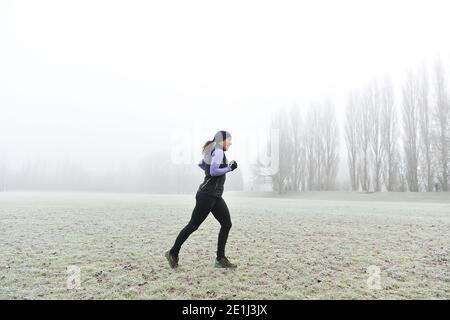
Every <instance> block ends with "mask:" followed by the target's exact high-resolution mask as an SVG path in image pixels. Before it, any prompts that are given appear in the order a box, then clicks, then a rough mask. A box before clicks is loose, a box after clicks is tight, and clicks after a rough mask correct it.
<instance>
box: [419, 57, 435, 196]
mask: <svg viewBox="0 0 450 320" xmlns="http://www.w3.org/2000/svg"><path fill="white" fill-rule="evenodd" d="M417 93H418V97H417V98H418V110H419V127H420V135H419V137H420V139H419V140H420V155H421V156H420V160H419V164H420V166H419V168H420V176H421V178H422V179H421V180H422V181H423V185H424V189H425V190H426V191H428V192H431V191H433V180H434V172H433V161H432V160H433V159H432V137H431V120H430V115H431V112H430V105H429V85H428V75H427V70H426V66H425V64H423V65H422V68H421V69H420V72H419V76H418V92H417Z"/></svg>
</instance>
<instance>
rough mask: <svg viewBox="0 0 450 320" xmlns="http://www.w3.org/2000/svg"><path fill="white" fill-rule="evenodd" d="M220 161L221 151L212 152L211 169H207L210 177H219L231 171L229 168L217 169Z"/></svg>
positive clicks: (221, 157)
mask: <svg viewBox="0 0 450 320" xmlns="http://www.w3.org/2000/svg"><path fill="white" fill-rule="evenodd" d="M222 160H223V150H221V149H216V150H214V156H213V158H212V160H211V167H210V169H209V173H210V174H211V175H212V176H221V175H224V174H225V173H228V172H230V171H231V168H230V167H225V168H219V166H220V164H221V163H222Z"/></svg>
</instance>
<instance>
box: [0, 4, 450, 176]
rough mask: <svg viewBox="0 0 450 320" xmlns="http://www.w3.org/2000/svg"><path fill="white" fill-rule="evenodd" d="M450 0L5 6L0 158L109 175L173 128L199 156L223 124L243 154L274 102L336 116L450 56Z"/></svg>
mask: <svg viewBox="0 0 450 320" xmlns="http://www.w3.org/2000/svg"><path fill="white" fill-rule="evenodd" d="M445 3H446V1H430V0H427V1H361V0H360V1H345V0H340V1H308V2H300V1H280V0H277V1H261V0H258V1H245V0H240V1H212V0H209V1H167V0H165V1H111V0H109V1H94V0H89V1H81V0H78V1H61V0H59V1H42V0H41V1H8V0H2V1H1V2H0V158H3V159H5V158H6V159H7V161H8V163H9V164H10V165H12V166H14V165H20V164H21V163H24V162H25V163H26V162H27V161H34V160H37V159H40V160H41V161H45V162H47V161H49V163H58V162H60V161H66V160H70V161H74V162H79V163H82V164H84V165H86V166H88V167H90V168H92V169H101V168H103V167H114V166H115V165H119V164H121V163H133V162H134V161H138V160H139V159H141V158H142V157H144V156H145V155H147V154H149V153H151V152H152V150H155V149H156V148H159V147H161V146H162V145H163V144H168V143H170V142H171V141H172V140H171V138H172V134H171V130H181V131H183V132H185V133H186V137H187V139H191V138H192V139H194V140H193V143H192V150H193V152H197V151H198V148H199V144H201V143H202V142H203V141H204V140H206V139H209V138H211V137H212V136H213V134H214V133H215V131H217V130H220V129H227V130H229V131H230V132H231V133H233V135H234V138H235V139H234V146H233V147H236V148H237V149H236V150H238V149H239V148H238V147H237V146H238V144H239V138H241V141H244V139H245V138H246V137H247V138H248V136H247V133H251V132H256V131H255V128H257V127H259V126H261V125H265V124H266V122H265V121H266V119H267V117H268V115H269V114H270V112H271V110H273V109H274V108H277V107H280V106H290V105H292V104H294V103H297V104H300V105H302V104H305V103H308V102H309V101H322V100H324V98H326V97H330V98H331V100H332V101H334V103H335V105H336V108H337V112H338V114H339V116H342V114H343V106H344V102H345V96H346V94H347V93H348V91H349V90H352V89H355V88H360V87H361V86H363V85H364V84H365V83H366V82H367V81H369V80H370V79H372V78H373V77H382V76H384V74H385V73H389V74H391V76H392V77H393V78H394V81H400V79H401V77H402V75H403V74H404V72H405V70H406V69H407V68H408V67H410V66H418V65H419V64H420V63H422V61H433V59H435V58H436V57H437V56H441V57H442V58H444V59H447V58H448V57H450V41H448V39H449V38H448V37H449V34H448V33H449V30H450V19H449V15H448V14H449V12H450V10H449V8H448V6H445ZM241 146H243V144H241ZM241 150H242V149H241ZM230 152H232V151H230ZM236 156H237V155H236ZM341 161H342V162H343V163H344V165H345V159H342V160H341Z"/></svg>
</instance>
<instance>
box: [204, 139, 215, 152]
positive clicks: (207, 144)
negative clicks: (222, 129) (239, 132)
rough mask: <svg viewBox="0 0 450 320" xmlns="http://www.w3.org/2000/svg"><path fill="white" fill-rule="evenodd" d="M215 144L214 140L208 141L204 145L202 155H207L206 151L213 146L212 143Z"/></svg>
mask: <svg viewBox="0 0 450 320" xmlns="http://www.w3.org/2000/svg"><path fill="white" fill-rule="evenodd" d="M213 142H214V140H208V141H206V142H205V144H204V145H203V148H202V153H203V154H205V153H206V149H207V148H208V147H209V145H210V144H211V143H213Z"/></svg>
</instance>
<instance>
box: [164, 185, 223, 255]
mask: <svg viewBox="0 0 450 320" xmlns="http://www.w3.org/2000/svg"><path fill="white" fill-rule="evenodd" d="M195 199H196V204H195V208H194V210H193V211H192V216H191V220H190V221H189V223H188V224H187V225H186V226H185V227H184V228H183V230H181V231H180V234H179V235H178V237H177V239H176V240H175V244H174V245H173V247H172V249H170V253H171V254H172V255H175V256H178V253H179V252H180V249H181V246H182V244H183V243H184V242H185V241H186V239H187V238H188V237H189V236H190V235H191V233H192V232H194V231H195V230H197V229H198V227H199V226H200V225H201V224H202V222H203V221H205V219H206V217H207V216H208V214H209V213H210V212H212V214H213V215H214V217H215V218H216V219H217V221H219V222H220V232H219V239H218V243H217V258H222V257H225V244H226V243H227V238H228V233H229V232H230V228H231V218H230V212H229V211H228V207H227V204H226V203H225V201H224V200H223V199H222V197H220V198H216V197H213V196H209V195H206V194H203V193H197V195H196V196H195Z"/></svg>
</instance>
